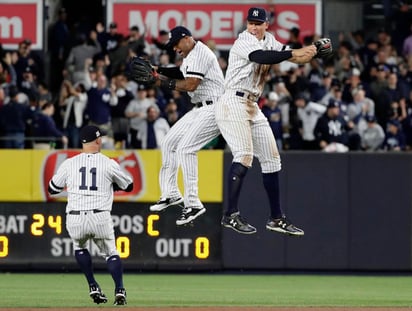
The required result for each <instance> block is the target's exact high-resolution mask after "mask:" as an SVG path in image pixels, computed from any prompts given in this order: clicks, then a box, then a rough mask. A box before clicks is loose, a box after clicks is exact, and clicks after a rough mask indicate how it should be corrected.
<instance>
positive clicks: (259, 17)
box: [247, 7, 268, 23]
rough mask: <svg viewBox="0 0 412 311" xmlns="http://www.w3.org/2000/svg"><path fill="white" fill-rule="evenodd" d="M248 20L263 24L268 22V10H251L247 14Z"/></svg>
mask: <svg viewBox="0 0 412 311" xmlns="http://www.w3.org/2000/svg"><path fill="white" fill-rule="evenodd" d="M247 20H248V21H254V22H261V23H264V22H267V21H268V18H267V15H266V10H265V9H263V8H255V7H253V8H250V9H249V11H248V13H247Z"/></svg>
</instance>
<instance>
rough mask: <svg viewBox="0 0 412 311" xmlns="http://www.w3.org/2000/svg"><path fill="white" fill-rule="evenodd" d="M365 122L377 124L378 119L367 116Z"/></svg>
mask: <svg viewBox="0 0 412 311" xmlns="http://www.w3.org/2000/svg"><path fill="white" fill-rule="evenodd" d="M365 120H366V122H368V123H373V122H376V117H375V116H371V115H367V116H366V117H365Z"/></svg>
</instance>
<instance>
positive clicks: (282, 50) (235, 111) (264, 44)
mask: <svg viewBox="0 0 412 311" xmlns="http://www.w3.org/2000/svg"><path fill="white" fill-rule="evenodd" d="M268 25H269V24H268V19H267V14H266V11H265V10H264V9H262V8H257V7H252V8H250V9H249V11H248V16H247V28H246V30H245V31H243V32H242V33H240V34H239V37H238V39H237V40H236V41H235V43H234V44H233V46H232V48H231V50H230V52H229V62H228V68H227V72H226V77H225V92H224V94H223V95H222V96H221V97H220V99H219V101H218V102H217V103H216V105H215V108H216V121H217V124H218V127H219V129H220V131H221V133H222V135H223V137H224V139H225V140H226V142H227V144H228V145H229V147H230V149H231V151H232V154H233V161H232V165H231V168H230V172H229V176H228V181H227V182H228V192H229V200H228V204H227V209H226V210H225V212H224V215H223V217H222V221H221V224H222V225H223V226H224V227H227V228H231V229H233V230H235V231H236V232H239V233H243V234H253V233H255V232H256V228H255V227H253V226H252V225H250V224H249V223H248V222H247V221H246V220H245V219H244V218H242V217H241V216H240V214H239V209H238V199H239V195H240V190H241V187H242V183H243V179H244V177H245V176H246V173H247V171H248V169H249V168H250V167H251V165H252V161H253V156H254V155H255V156H256V157H257V158H258V160H259V162H260V165H261V169H262V175H263V184H264V188H265V190H266V192H267V195H268V198H269V203H270V218H269V220H268V221H267V223H266V228H267V229H268V230H271V231H276V232H281V233H285V234H289V235H294V236H302V235H304V232H303V230H301V229H299V228H298V227H296V226H295V225H293V224H292V223H291V222H290V221H289V220H288V219H287V218H286V216H285V214H284V212H283V211H282V209H281V206H280V198H279V171H280V169H281V162H280V155H279V152H278V148H277V146H276V141H275V138H274V136H273V133H272V131H271V129H270V126H269V124H268V121H267V119H266V117H265V116H264V115H263V113H262V111H261V110H260V109H259V107H258V104H257V100H258V99H259V97H260V95H261V94H262V91H263V86H264V83H265V75H266V74H267V73H268V71H269V69H270V66H271V64H277V63H280V62H282V61H285V60H289V61H291V62H295V63H305V62H308V61H309V60H310V59H312V57H314V56H315V54H316V53H317V49H316V47H315V45H310V46H307V47H303V48H301V49H294V50H290V49H287V48H286V47H284V46H283V45H282V44H281V43H280V42H279V41H277V40H276V39H275V38H274V36H273V35H272V34H271V33H269V32H266V30H267V28H268Z"/></svg>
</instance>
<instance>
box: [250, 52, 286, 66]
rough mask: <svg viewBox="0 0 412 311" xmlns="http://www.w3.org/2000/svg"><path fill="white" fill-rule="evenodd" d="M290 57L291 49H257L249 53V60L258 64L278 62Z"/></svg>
mask: <svg viewBox="0 0 412 311" xmlns="http://www.w3.org/2000/svg"><path fill="white" fill-rule="evenodd" d="M291 57H292V51H291V50H288V51H263V50H257V51H253V52H252V53H250V54H249V60H250V61H252V62H255V63H258V64H279V63H281V62H283V61H285V60H288V59H289V58H291Z"/></svg>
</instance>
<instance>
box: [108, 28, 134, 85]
mask: <svg viewBox="0 0 412 311" xmlns="http://www.w3.org/2000/svg"><path fill="white" fill-rule="evenodd" d="M118 39H119V42H118V44H117V48H116V49H114V50H111V51H110V52H108V54H107V57H108V58H109V66H108V70H107V73H108V76H109V78H112V77H113V76H114V75H116V74H118V73H119V72H125V71H126V68H127V63H128V61H129V59H130V57H131V56H134V54H132V53H131V50H130V49H129V46H128V42H127V38H126V37H125V36H123V35H120V36H119V37H118Z"/></svg>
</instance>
